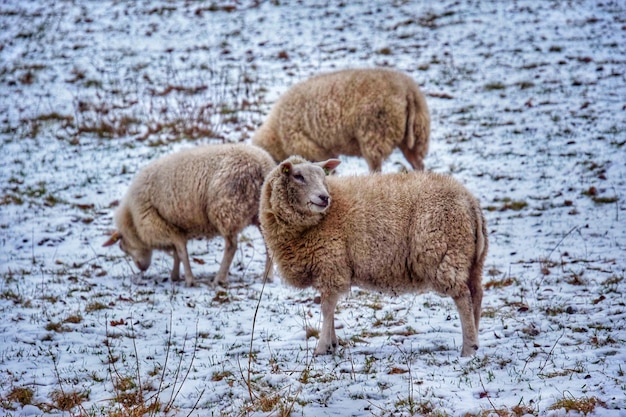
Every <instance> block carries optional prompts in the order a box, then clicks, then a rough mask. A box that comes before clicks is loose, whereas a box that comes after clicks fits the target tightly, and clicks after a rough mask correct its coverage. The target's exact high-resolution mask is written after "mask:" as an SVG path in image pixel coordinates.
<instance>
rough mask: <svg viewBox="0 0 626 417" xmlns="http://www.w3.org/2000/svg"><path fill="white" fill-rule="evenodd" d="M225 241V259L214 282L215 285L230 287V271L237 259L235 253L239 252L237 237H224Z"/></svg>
mask: <svg viewBox="0 0 626 417" xmlns="http://www.w3.org/2000/svg"><path fill="white" fill-rule="evenodd" d="M224 241H225V245H224V257H223V258H222V263H221V264H220V269H219V271H217V275H216V276H215V279H214V280H213V285H217V284H219V285H222V286H226V285H228V270H229V269H230V264H231V263H232V262H233V258H234V257H235V252H237V235H234V236H227V237H224Z"/></svg>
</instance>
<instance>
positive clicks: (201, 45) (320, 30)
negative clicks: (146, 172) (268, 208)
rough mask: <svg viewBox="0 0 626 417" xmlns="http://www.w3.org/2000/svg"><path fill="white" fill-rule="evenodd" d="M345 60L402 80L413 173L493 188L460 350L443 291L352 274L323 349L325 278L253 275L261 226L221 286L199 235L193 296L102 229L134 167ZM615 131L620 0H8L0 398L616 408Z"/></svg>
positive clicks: (622, 348) (354, 412)
mask: <svg viewBox="0 0 626 417" xmlns="http://www.w3.org/2000/svg"><path fill="white" fill-rule="evenodd" d="M348 67H390V68H396V69H398V70H401V71H404V72H406V73H408V74H410V75H411V76H412V77H413V78H414V79H415V80H416V82H417V83H418V84H419V85H420V86H421V88H422V90H423V92H424V93H425V94H426V96H427V100H428V104H429V107H430V111H431V118H432V132H431V147H430V152H429V154H428V155H427V157H426V158H425V160H424V163H425V165H426V168H427V169H428V170H433V171H436V172H441V173H448V174H451V175H453V176H454V177H456V178H458V179H459V180H460V181H462V182H463V183H464V184H465V185H466V186H467V188H468V189H469V190H470V191H471V192H473V193H474V194H475V195H476V196H477V197H478V198H479V199H480V200H481V203H482V205H483V209H484V211H485V214H486V218H487V222H488V230H489V239H490V248H489V255H488V258H487V262H486V268H485V274H484V277H483V284H484V287H485V296H484V301H483V314H482V321H481V329H480V335H479V339H480V342H481V346H480V349H479V351H478V354H477V355H476V356H475V357H473V358H470V359H465V358H463V359H462V358H460V356H459V354H460V343H461V329H460V322H459V318H458V315H457V312H456V308H455V307H454V304H453V302H452V300H451V299H446V298H441V297H439V296H437V295H435V294H423V295H411V296H402V297H398V298H393V297H388V296H386V295H384V294H378V293H373V292H366V291H362V290H360V289H358V288H353V290H352V291H351V293H350V294H349V296H348V297H347V298H345V299H343V300H341V301H340V302H339V305H338V309H337V314H336V324H337V326H338V327H337V335H338V337H339V338H340V345H341V346H340V348H339V349H338V353H337V354H336V355H333V356H323V357H313V356H312V352H313V349H314V347H315V344H316V341H317V338H316V331H317V329H319V327H320V326H321V315H320V314H321V313H320V306H319V304H317V303H316V299H315V298H316V296H317V294H316V293H315V291H313V290H307V291H299V290H295V289H293V288H289V287H287V286H285V285H283V284H282V283H281V281H280V277H276V278H275V279H274V281H273V282H268V283H264V279H263V264H264V260H265V252H264V245H263V242H262V239H261V235H260V233H259V232H258V230H257V229H255V228H248V229H246V230H245V232H244V233H243V235H242V236H241V238H240V247H239V249H238V252H237V255H236V257H235V261H234V262H233V265H232V267H231V274H230V277H229V280H230V285H229V286H228V288H212V287H211V286H210V285H209V283H210V281H211V280H212V278H213V276H214V275H215V273H216V272H217V269H218V267H219V262H220V260H221V256H222V248H223V242H222V241H221V239H219V238H217V239H214V240H212V241H194V242H191V243H190V244H189V251H190V255H191V256H192V257H193V262H192V268H193V270H194V274H195V275H196V278H197V279H198V281H199V282H200V285H199V286H198V287H195V288H185V287H184V285H182V283H171V282H169V280H168V277H169V272H170V268H171V257H170V256H169V255H167V254H165V253H156V254H155V258H154V259H153V264H152V266H151V267H150V269H149V270H148V271H146V273H144V274H143V275H142V274H140V273H139V272H138V271H137V269H136V268H135V266H134V265H133V264H132V262H131V261H130V259H129V258H127V257H124V256H123V254H122V252H121V251H120V250H119V248H117V247H113V248H103V247H102V243H104V241H105V240H106V239H107V236H108V234H109V233H110V232H111V231H112V230H113V224H112V213H113V211H114V209H115V206H116V204H117V201H118V200H119V199H120V198H121V197H122V196H123V194H124V192H125V190H126V188H127V186H128V184H129V183H130V181H131V179H132V178H133V175H134V174H135V173H136V172H137V170H138V169H140V168H141V167H142V166H144V165H145V164H147V163H148V162H149V161H151V160H153V159H154V158H157V157H159V156H161V155H164V154H167V153H170V152H172V151H175V150H177V149H181V148H188V147H192V146H195V145H197V144H199V143H212V142H247V141H249V140H250V137H251V135H252V133H253V132H254V129H255V128H256V127H258V125H259V124H260V123H261V122H262V120H263V118H264V116H265V115H266V114H267V112H268V111H269V109H270V107H271V105H272V104H273V103H274V102H275V100H276V98H277V97H278V96H279V95H280V94H281V93H282V92H283V91H285V90H286V89H287V88H288V87H289V86H290V85H292V84H294V83H295V82H297V81H300V80H302V79H304V78H307V77H309V76H311V75H314V74H317V73H319V72H321V71H327V70H332V69H340V68H348ZM625 144H626V4H624V2H620V1H610V0H609V1H604V2H595V1H584V0H581V1H578V0H573V1H557V0H554V1H543V2H536V1H530V0H520V1H515V2H503V1H495V0H494V1H487V0H477V1H470V0H460V1H456V0H443V1H440V2H418V1H392V2H384V1H378V0H375V1H365V0H362V1H361V0H357V1H353V2H320V1H315V0H301V1H298V2H289V1H284V2H281V1H265V2H258V1H248V0H243V1H236V2H232V3H230V2H229V3H222V2H217V3H209V2H194V1H167V0H155V1H138V2H119V1H109V0H105V1H100V2H93V1H82V2H81V1H78V2H75V1H69V0H61V1H56V2H44V1H20V2H18V1H5V2H2V3H1V4H0V155H1V156H0V317H1V318H2V320H1V321H0V416H7V417H8V416H12V417H17V416H143V415H149V416H287V415H291V416H358V417H360V416H391V415H393V416H410V415H425V416H490V415H494V416H495V415H498V416H522V415H535V416H565V415H572V416H578V415H593V416H611V417H613V416H620V417H625V416H626V411H625V410H626V345H625V344H626V297H625V295H624V293H625V292H626V200H625V199H626V148H625V146H624V145H625ZM342 159H343V164H342V165H341V166H340V168H339V175H354V174H366V173H367V167H366V164H365V162H364V161H362V160H360V159H357V158H342ZM401 165H405V166H406V165H408V164H407V163H406V161H404V160H403V157H402V155H401V153H400V152H395V153H394V154H393V155H392V156H391V158H390V160H388V161H387V162H386V163H385V165H384V168H383V170H384V171H386V172H392V171H397V170H399V169H400V168H401ZM381 215H384V213H381Z"/></svg>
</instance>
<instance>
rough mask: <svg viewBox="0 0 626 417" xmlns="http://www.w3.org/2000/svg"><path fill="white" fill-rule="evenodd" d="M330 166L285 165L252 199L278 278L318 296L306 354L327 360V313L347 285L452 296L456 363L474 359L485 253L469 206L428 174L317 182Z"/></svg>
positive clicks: (453, 184)
mask: <svg viewBox="0 0 626 417" xmlns="http://www.w3.org/2000/svg"><path fill="white" fill-rule="evenodd" d="M338 164H339V161H338V160H329V161H326V162H320V163H317V164H313V163H308V162H306V161H303V160H302V159H301V158H299V157H291V158H289V159H288V160H286V161H284V162H283V163H281V164H280V165H279V166H278V167H277V168H275V169H274V170H273V171H272V172H271V173H270V174H269V175H268V177H267V178H266V180H265V184H264V185H263V191H262V194H261V206H260V221H261V231H262V233H263V236H264V237H265V242H266V244H267V246H268V248H269V250H270V252H271V254H272V257H273V261H274V263H275V264H276V265H277V266H278V269H279V271H280V273H281V275H282V277H283V278H284V279H285V281H286V282H287V283H289V284H291V285H293V286H295V287H298V288H306V287H314V288H316V289H317V290H318V291H319V292H320V295H321V300H322V305H321V308H322V316H323V323H322V331H321V335H320V339H319V343H318V345H317V348H316V349H315V354H326V353H332V352H334V350H335V348H336V346H337V337H336V335H335V327H334V312H335V307H336V305H337V301H338V298H339V296H340V295H341V294H343V293H346V292H348V291H349V289H350V287H351V286H352V285H355V286H359V287H361V288H369V289H371V290H376V291H384V292H387V293H390V294H392V295H398V294H402V293H413V292H423V291H426V290H433V291H435V292H437V293H439V294H441V295H447V296H450V297H452V298H453V299H454V302H455V304H456V306H457V309H458V311H459V316H460V318H461V326H462V331H463V348H462V351H461V355H462V356H468V355H472V354H474V353H475V351H476V349H478V325H479V321H480V314H481V303H482V294H483V290H482V284H481V280H482V270H483V264H484V261H485V256H486V254H487V246H488V242H487V231H486V224H485V220H484V217H483V213H482V211H481V209H480V206H479V203H478V201H477V200H476V198H474V197H473V196H472V195H471V194H470V193H469V192H468V191H467V190H466V189H465V188H464V187H463V186H462V185H461V184H459V183H458V182H457V181H455V180H454V179H452V178H450V177H447V176H443V175H439V174H435V173H425V172H410V173H398V174H389V175H370V176H362V177H332V176H331V177H326V176H325V171H326V172H328V171H332V170H333V169H334V168H335V167H336V166H337V165H338Z"/></svg>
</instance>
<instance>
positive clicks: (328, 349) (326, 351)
mask: <svg viewBox="0 0 626 417" xmlns="http://www.w3.org/2000/svg"><path fill="white" fill-rule="evenodd" d="M336 350H337V342H333V343H331V344H329V345H328V346H324V345H321V344H318V345H317V348H316V349H315V352H313V354H314V355H315V356H318V355H332V354H333V353H335V351H336Z"/></svg>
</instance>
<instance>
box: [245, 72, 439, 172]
mask: <svg viewBox="0 0 626 417" xmlns="http://www.w3.org/2000/svg"><path fill="white" fill-rule="evenodd" d="M429 135H430V115H429V113H428V107H427V106H426V100H425V99H424V96H423V95H422V93H421V91H420V89H419V87H418V86H417V84H416V83H415V82H414V81H413V80H412V79H411V78H410V77H409V76H407V75H405V74H402V73H400V72H398V71H392V70H388V69H353V70H342V71H336V72H331V73H327V74H321V75H318V76H315V77H312V78H310V79H308V80H305V81H303V82H300V83H298V84H296V85H294V86H293V87H291V88H290V89H289V90H288V91H287V92H286V93H285V94H283V95H282V96H281V97H280V98H279V99H278V101H277V102H276V104H275V105H274V106H273V108H272V110H271V111H270V114H269V116H268V117H267V119H266V120H265V122H264V123H263V124H262V125H261V127H259V129H258V130H257V131H256V132H255V134H254V136H253V138H252V143H253V144H255V145H258V146H261V147H263V148H265V149H266V150H267V151H268V152H269V153H270V154H271V155H272V156H273V157H274V160H275V161H277V162H280V161H283V160H285V159H286V158H287V157H289V156H291V155H300V156H302V157H304V158H306V159H308V160H311V161H323V160H325V159H328V158H336V157H337V156H338V155H353V156H362V157H364V158H365V160H366V161H367V164H368V165H369V169H370V171H372V172H374V171H380V169H381V165H382V163H383V161H384V160H385V159H386V158H387V157H388V156H389V155H390V154H391V152H392V151H393V150H394V148H396V147H400V149H401V150H402V153H403V154H404V157H405V158H406V159H407V161H409V163H410V164H411V166H412V167H413V169H416V170H423V169H424V164H423V162H422V160H423V159H424V157H425V156H426V153H427V152H428V141H429Z"/></svg>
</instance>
